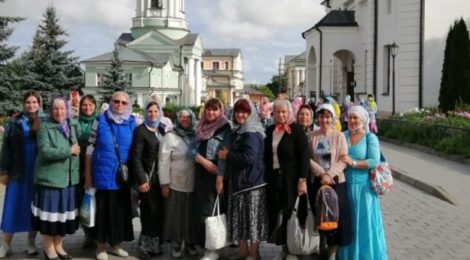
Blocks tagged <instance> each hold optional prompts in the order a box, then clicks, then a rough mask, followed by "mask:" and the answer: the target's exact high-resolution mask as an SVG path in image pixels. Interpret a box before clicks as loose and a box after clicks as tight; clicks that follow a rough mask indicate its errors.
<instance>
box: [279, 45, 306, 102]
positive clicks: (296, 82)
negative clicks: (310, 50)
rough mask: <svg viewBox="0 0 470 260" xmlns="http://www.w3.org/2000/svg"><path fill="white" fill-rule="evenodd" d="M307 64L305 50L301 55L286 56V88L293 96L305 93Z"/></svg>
mask: <svg viewBox="0 0 470 260" xmlns="http://www.w3.org/2000/svg"><path fill="white" fill-rule="evenodd" d="M305 64H306V61H305V52H302V53H301V54H299V55H286V56H284V75H285V78H286V80H287V82H286V90H287V94H288V95H289V96H290V97H291V98H293V97H296V96H302V95H304V92H305V91H304V86H305V73H306V66H305Z"/></svg>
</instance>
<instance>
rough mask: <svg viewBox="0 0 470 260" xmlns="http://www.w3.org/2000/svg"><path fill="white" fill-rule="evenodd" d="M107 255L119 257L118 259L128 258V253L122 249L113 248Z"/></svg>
mask: <svg viewBox="0 0 470 260" xmlns="http://www.w3.org/2000/svg"><path fill="white" fill-rule="evenodd" d="M109 253H111V254H113V255H115V256H119V257H128V256H129V253H127V251H126V250H124V249H122V248H117V249H116V248H113V249H111V250H109Z"/></svg>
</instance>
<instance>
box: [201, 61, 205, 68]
mask: <svg viewBox="0 0 470 260" xmlns="http://www.w3.org/2000/svg"><path fill="white" fill-rule="evenodd" d="M201 69H204V62H203V61H201Z"/></svg>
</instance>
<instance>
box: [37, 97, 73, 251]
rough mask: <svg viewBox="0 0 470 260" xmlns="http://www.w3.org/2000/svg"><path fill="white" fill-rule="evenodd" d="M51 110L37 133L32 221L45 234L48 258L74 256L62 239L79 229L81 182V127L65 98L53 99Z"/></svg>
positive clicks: (44, 244)
mask: <svg viewBox="0 0 470 260" xmlns="http://www.w3.org/2000/svg"><path fill="white" fill-rule="evenodd" d="M50 109H51V110H50V118H49V120H48V121H47V122H44V123H41V125H40V126H39V131H38V136H37V144H38V156H37V157H36V169H35V176H34V183H35V184H36V193H35V198H34V201H33V203H32V205H31V211H32V215H33V217H32V219H33V220H32V221H33V227H34V229H35V230H37V231H39V232H40V233H41V234H42V236H43V247H44V257H45V258H46V259H56V258H57V257H60V258H61V259H71V258H72V257H71V256H70V255H68V254H67V253H66V252H65V250H64V248H63V241H64V236H65V234H73V233H75V230H77V228H78V207H77V205H76V203H75V202H76V200H75V185H77V184H78V182H79V173H78V169H79V157H78V156H79V155H80V146H79V145H78V136H80V129H79V127H78V123H77V122H76V121H75V120H74V119H71V118H70V111H69V107H68V102H67V100H66V99H65V98H64V97H57V98H54V99H53V100H52V102H51V106H50Z"/></svg>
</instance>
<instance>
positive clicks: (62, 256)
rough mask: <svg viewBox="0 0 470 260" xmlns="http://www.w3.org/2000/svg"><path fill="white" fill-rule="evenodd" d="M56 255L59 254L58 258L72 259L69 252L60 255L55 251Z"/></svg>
mask: <svg viewBox="0 0 470 260" xmlns="http://www.w3.org/2000/svg"><path fill="white" fill-rule="evenodd" d="M57 255H58V256H59V258H60V259H73V257H72V256H71V255H69V254H65V255H61V254H59V253H57Z"/></svg>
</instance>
